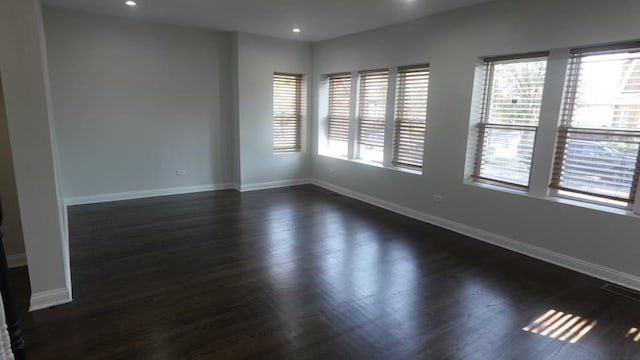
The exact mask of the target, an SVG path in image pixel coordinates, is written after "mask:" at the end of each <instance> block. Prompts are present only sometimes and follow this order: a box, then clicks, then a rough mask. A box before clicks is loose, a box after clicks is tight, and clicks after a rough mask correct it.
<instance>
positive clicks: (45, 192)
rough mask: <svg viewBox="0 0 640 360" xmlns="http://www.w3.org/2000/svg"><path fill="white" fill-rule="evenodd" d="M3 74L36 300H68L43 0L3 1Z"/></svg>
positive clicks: (0, 72) (0, 36) (0, 22)
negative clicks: (41, 5) (45, 48)
mask: <svg viewBox="0 0 640 360" xmlns="http://www.w3.org/2000/svg"><path fill="white" fill-rule="evenodd" d="M0 75H1V76H2V87H3V92H4V100H5V107H6V117H7V124H8V128H9V138H10V141H11V153H12V157H13V165H14V174H15V179H16V184H17V190H18V200H19V204H20V217H21V221H22V226H23V228H22V230H23V236H24V243H25V249H26V255H27V262H28V266H29V279H30V282H31V292H32V294H33V295H34V296H33V297H32V303H31V305H32V306H34V305H36V306H38V305H39V304H38V303H37V302H38V301H37V300H38V299H39V300H40V301H41V303H40V305H42V303H44V302H48V303H50V304H51V303H53V302H55V303H61V302H65V301H68V300H70V299H71V282H70V272H69V267H68V266H69V262H68V253H67V244H68V241H67V231H66V221H65V220H66V217H65V215H64V214H65V212H64V204H63V201H62V197H61V194H60V191H59V182H60V180H59V177H60V174H59V172H58V168H57V165H58V164H57V160H56V158H57V154H56V138H55V132H54V121H53V117H52V113H51V111H50V102H51V101H50V96H49V92H48V87H49V84H48V70H47V61H46V54H45V50H44V34H43V28H42V17H41V12H40V2H39V1H37V0H3V1H0ZM35 295H40V296H35ZM34 300H36V303H35V304H34Z"/></svg>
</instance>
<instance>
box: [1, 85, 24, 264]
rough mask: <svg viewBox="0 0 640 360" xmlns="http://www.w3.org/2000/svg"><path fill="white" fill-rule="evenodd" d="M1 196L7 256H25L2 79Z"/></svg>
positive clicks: (4, 242)
mask: <svg viewBox="0 0 640 360" xmlns="http://www.w3.org/2000/svg"><path fill="white" fill-rule="evenodd" d="M0 194H1V195H2V210H3V215H4V225H3V226H2V229H0V230H1V231H2V232H3V233H4V238H3V244H4V251H5V253H6V254H7V256H10V255H17V254H24V241H23V240H22V224H21V223H20V208H19V206H18V190H17V189H16V179H15V175H14V173H13V159H12V158H11V145H10V144H9V129H8V127H7V117H6V115H5V109H4V95H3V93H2V79H1V78H0Z"/></svg>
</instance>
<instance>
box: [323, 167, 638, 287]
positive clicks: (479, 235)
mask: <svg viewBox="0 0 640 360" xmlns="http://www.w3.org/2000/svg"><path fill="white" fill-rule="evenodd" d="M312 184H314V185H316V186H319V187H322V188H325V189H327V190H331V191H334V192H337V193H340V194H342V195H345V196H348V197H351V198H354V199H357V200H360V201H364V202H366V203H369V204H372V205H375V206H378V207H381V208H383V209H386V210H389V211H393V212H395V213H398V214H401V215H405V216H408V217H411V218H414V219H417V220H420V221H424V222H426V223H429V224H433V225H436V226H439V227H442V228H445V229H447V230H451V231H454V232H457V233H459V234H462V235H466V236H469V237H472V238H474V239H478V240H481V241H484V242H487V243H490V244H493V245H496V246H500V247H502V248H505V249H508V250H511V251H515V252H518V253H520V254H524V255H527V256H530V257H532V258H536V259H538V260H542V261H545V262H548V263H552V264H554V265H558V266H561V267H564V268H567V269H570V270H573V271H577V272H579V273H583V274H586V275H589V276H592V277H596V278H598V279H601V280H604V281H607V282H611V283H614V284H618V285H622V286H625V287H628V288H630V289H634V290H637V291H640V277H637V276H634V275H630V274H627V273H623V272H621V271H618V270H613V269H610V268H607V267H604V266H601V265H597V264H593V263H590V262H587V261H584V260H581V259H577V258H574V257H571V256H567V255H564V254H560V253H557V252H554V251H550V250H546V249H543V248H540V247H537V246H534V245H530V244H526V243H523V242H521V241H517V240H514V239H510V238H507V237H505V236H501V235H498V234H494V233H491V232H488V231H485V230H481V229H478V228H475V227H472V226H468V225H464V224H461V223H458V222H455V221H451V220H447V219H444V218H441V217H437V216H433V215H430V214H427V213H424V212H421V211H417V210H413V209H410V208H408V207H405V206H402V205H398V204H395V203H392V202H390V201H386V200H382V199H378V198H376V197H373V196H369V195H366V194H363V193H359V192H357V191H353V190H350V189H347V188H344V187H341V186H337V185H334V184H331V183H328V182H325V181H321V180H313V181H312Z"/></svg>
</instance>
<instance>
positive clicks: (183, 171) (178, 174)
mask: <svg viewBox="0 0 640 360" xmlns="http://www.w3.org/2000/svg"><path fill="white" fill-rule="evenodd" d="M185 175H187V170H176V176H185Z"/></svg>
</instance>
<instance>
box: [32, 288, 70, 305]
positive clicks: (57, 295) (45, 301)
mask: <svg viewBox="0 0 640 360" xmlns="http://www.w3.org/2000/svg"><path fill="white" fill-rule="evenodd" d="M71 301H73V299H72V298H71V289H68V288H62V289H54V290H49V291H43V292H40V293H35V294H31V304H30V306H29V311H36V310H41V309H46V308H50V307H52V306H56V305H62V304H66V303H69V302H71Z"/></svg>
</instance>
